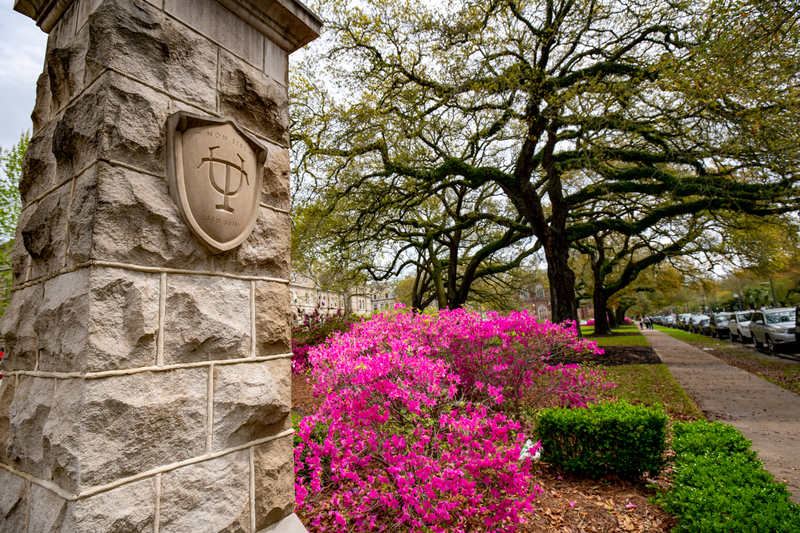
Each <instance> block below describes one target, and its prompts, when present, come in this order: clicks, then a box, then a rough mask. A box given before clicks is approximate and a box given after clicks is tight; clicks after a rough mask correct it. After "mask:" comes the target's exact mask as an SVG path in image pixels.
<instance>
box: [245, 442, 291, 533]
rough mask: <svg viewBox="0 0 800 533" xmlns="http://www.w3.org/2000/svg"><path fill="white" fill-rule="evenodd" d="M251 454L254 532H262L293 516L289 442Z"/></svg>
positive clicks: (258, 448) (273, 444)
mask: <svg viewBox="0 0 800 533" xmlns="http://www.w3.org/2000/svg"><path fill="white" fill-rule="evenodd" d="M253 451H254V454H253V461H254V463H253V466H254V473H255V482H256V483H255V485H256V494H255V496H256V497H255V504H256V531H261V530H262V529H263V528H265V527H267V526H269V525H270V524H273V523H275V522H278V521H279V520H281V519H283V518H285V517H287V516H289V515H291V514H292V513H293V512H294V505H295V504H294V502H295V499H294V463H293V462H292V439H291V437H285V438H280V439H276V440H273V441H270V442H267V443H266V444H261V445H259V446H256V447H255V449H254V450H253Z"/></svg>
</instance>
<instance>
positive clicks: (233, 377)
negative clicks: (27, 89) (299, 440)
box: [0, 0, 320, 533]
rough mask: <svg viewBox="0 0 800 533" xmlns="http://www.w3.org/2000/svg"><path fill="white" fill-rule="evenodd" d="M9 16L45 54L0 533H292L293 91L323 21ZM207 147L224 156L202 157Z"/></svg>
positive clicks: (158, 8)
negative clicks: (31, 33) (291, 68)
mask: <svg viewBox="0 0 800 533" xmlns="http://www.w3.org/2000/svg"><path fill="white" fill-rule="evenodd" d="M14 7H15V9H16V10H18V11H21V12H23V13H25V14H27V15H29V16H31V17H32V18H34V20H36V21H37V23H38V24H39V25H40V26H41V27H42V29H43V30H44V31H46V32H47V33H48V34H49V42H48V48H47V55H46V60H45V67H44V73H43V74H42V76H41V77H40V78H39V82H38V85H37V99H36V107H35V109H34V111H33V117H32V118H33V124H34V131H33V137H32V139H31V142H30V146H29V148H28V152H27V154H26V156H25V161H24V168H23V178H22V182H21V183H20V192H21V196H22V203H23V210H22V214H21V216H20V221H19V227H18V229H17V235H16V240H15V244H14V249H13V276H14V286H13V296H12V300H11V304H10V305H9V307H8V309H7V311H6V313H5V315H4V317H3V321H2V334H3V336H4V337H5V343H6V353H5V357H4V360H3V364H4V373H5V377H4V378H3V379H2V381H0V383H1V384H2V385H1V386H0V532H6V531H7V532H14V533H18V532H27V533H34V532H37V533H38V532H56V531H58V532H64V533H73V532H89V531H91V532H107V533H118V532H143V531H147V532H150V531H154V532H161V533H166V532H192V533H199V532H222V531H225V532H249V533H255V532H257V531H262V530H264V529H268V528H269V529H270V530H273V529H274V530H276V531H282V530H286V531H289V530H292V531H295V530H304V529H303V528H302V525H301V524H300V523H299V521H298V520H297V517H296V516H294V514H293V512H294V468H293V457H292V436H291V435H292V430H291V422H290V418H289V410H290V407H291V406H290V403H291V378H290V355H291V354H290V338H289V319H290V301H289V290H288V283H289V281H288V279H289V268H290V264H289V261H290V220H289V211H288V209H289V154H288V149H289V131H288V128H289V112H288V94H287V83H288V54H289V53H291V52H292V51H294V50H296V49H298V48H299V47H301V46H303V45H304V44H306V43H307V42H309V41H311V40H313V39H314V38H315V37H316V36H317V35H318V32H319V30H320V23H319V21H318V19H317V18H316V17H315V16H314V15H313V14H312V13H311V12H309V11H308V10H307V8H305V7H304V6H303V5H302V4H300V3H299V2H296V1H295V0H148V1H144V0H74V1H71V0H17V2H16V4H15V6H14ZM201 134H202V135H206V136H207V137H213V136H215V135H218V134H220V135H223V136H224V137H225V141H226V142H228V145H226V146H228V151H227V152H226V151H225V149H223V148H219V149H217V148H216V147H215V148H214V149H215V150H216V151H213V150H212V151H211V154H212V157H209V156H208V153H206V154H205V155H204V156H203V157H205V158H206V159H199V160H198V161H194V160H193V159H192V158H193V157H199V155H197V154H200V152H201V151H202V150H206V152H208V148H210V146H205V145H202V146H200V147H199V148H198V147H195V148H191V146H190V144H189V143H190V142H194V141H192V139H198V138H199V137H200V136H201ZM168 139H176V141H175V142H178V143H179V144H178V146H184V148H183V149H182V151H181V150H180V149H176V148H175V146H172V145H169V143H168ZM180 139H183V142H184V144H183V145H181V144H180ZM186 146H189V148H186ZM216 146H223V145H222V144H220V143H217V144H216ZM226 153H228V154H229V155H228V156H226V155H225V154H226ZM231 154H235V155H231ZM225 157H228V158H229V159H230V158H235V159H236V164H235V165H234V164H233V162H231V161H228V160H227V159H225ZM181 158H183V159H181ZM246 158H255V159H252V160H248V162H247V163H246V164H245V159H246ZM240 159H241V163H240V162H239V160H240ZM176 162H177V167H180V168H178V170H176V168H177V167H176ZM204 162H205V164H206V166H205V167H202V165H203V163H204ZM195 164H196V165H195ZM248 165H249V166H248ZM195 166H197V168H195ZM209 167H212V168H209ZM193 168H194V170H192V169H193ZM231 168H234V170H235V172H238V173H239V174H236V175H232V174H231V170H230V169H231ZM198 169H199V170H198ZM206 169H208V170H206ZM184 171H185V173H186V175H185V176H183V174H181V172H184ZM192 172H194V174H192ZM203 172H206V174H203ZM215 172H216V174H215ZM226 172H227V174H226ZM245 174H246V176H245ZM206 175H210V176H211V179H210V181H203V180H204V179H207V178H204V177H203V176H206ZM176 176H177V178H176ZM192 176H194V177H192ZM198 176H199V177H198ZM231 176H233V177H231ZM255 177H258V178H259V180H257V181H256V180H251V178H255ZM190 178H191V179H198V180H200V181H197V182H191V179H190ZM176 179H177V181H176ZM182 179H184V181H181V180H182ZM236 179H240V180H241V179H245V182H246V184H247V186H246V187H244V188H243V186H242V185H241V183H240V182H238V181H235V180H236ZM226 180H227V181H226ZM184 182H185V183H184ZM176 183H184V185H185V187H188V190H189V193H188V196H189V200H188V204H185V205H184V204H181V201H182V200H181V195H180V194H178V193H177V192H176V188H177V186H176ZM232 183H235V184H234V185H231V184H232ZM253 183H257V184H259V185H258V186H257V188H256V186H255V185H252V184H253ZM209 184H210V185H209ZM208 186H212V187H215V190H216V191H217V192H208V193H203V194H205V196H203V195H202V194H201V195H200V196H197V195H195V196H194V197H193V196H192V194H194V192H192V191H197V190H199V189H198V188H201V187H208ZM185 187H184V189H185ZM236 187H239V188H238V189H236ZM248 187H249V188H248ZM170 188H172V190H170ZM220 191H221V192H220ZM215 195H217V196H215ZM253 195H257V198H254V197H253ZM184 196H185V195H184ZM192 198H194V199H192ZM198 198H199V199H198ZM192 202H194V203H192ZM236 202H244V203H242V204H238V203H236ZM245 203H246V204H247V205H248V206H249V207H248V208H247V209H249V210H244V208H243V207H242V208H241V209H240V207H241V206H243V205H244V204H245ZM206 204H208V205H206ZM187 206H188V207H187ZM234 211H236V214H233V213H234ZM245 211H246V212H245ZM215 213H217V214H215ZM242 213H243V214H242ZM193 217H194V218H193ZM226 217H228V218H226ZM236 217H240V218H236ZM245 219H246V220H245ZM192 221H194V222H195V223H194V224H193V223H192ZM198 221H199V222H198ZM251 222H252V223H251ZM204 224H205V226H204ZM214 224H217V225H219V226H220V227H219V228H218V229H219V231H217V230H216V229H215V228H216V226H214ZM247 224H250V226H249V228H247V227H245V226H246V225H247ZM240 226H241V231H247V232H248V233H247V234H246V235H243V234H237V235H238V237H243V238H242V239H240V240H241V242H240V244H237V242H238V241H237V242H234V241H233V240H231V241H229V242H230V243H232V245H231V246H232V247H229V249H227V248H226V246H224V243H223V245H220V244H219V243H216V244H215V243H214V242H211V241H209V240H208V239H211V238H212V237H213V238H215V239H218V240H220V239H221V240H225V239H228V237H230V235H229V234H231V232H233V233H236V232H237V231H240V230H239V229H238V228H240ZM231 228H233V229H231ZM204 231H206V232H207V233H209V234H210V235H211V237H208V235H205V234H204V233H203V232H204ZM215 232H216V233H215ZM237 235H234V236H233V237H237ZM233 237H231V238H233ZM212 240H213V239H212ZM209 243H210V244H209ZM295 528H298V529H295Z"/></svg>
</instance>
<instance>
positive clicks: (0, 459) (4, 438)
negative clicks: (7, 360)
mask: <svg viewBox="0 0 800 533" xmlns="http://www.w3.org/2000/svg"><path fill="white" fill-rule="evenodd" d="M16 388H17V378H16V376H6V377H4V378H3V379H2V380H0V463H3V464H9V463H10V462H11V461H10V460H9V458H8V456H7V454H6V451H7V447H8V440H9V438H10V437H11V433H10V431H11V427H10V426H9V415H10V413H9V410H10V408H11V402H13V401H14V393H15V391H16ZM2 472H4V470H3V469H2V468H0V473H2ZM0 479H2V478H0ZM0 486H2V483H0ZM0 505H2V494H0ZM7 510H8V509H6V511H7ZM4 512H5V511H3V508H2V507H0V514H2V513H4Z"/></svg>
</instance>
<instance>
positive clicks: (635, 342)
mask: <svg viewBox="0 0 800 533" xmlns="http://www.w3.org/2000/svg"><path fill="white" fill-rule="evenodd" d="M581 333H583V335H584V336H585V337H586V338H588V339H589V340H593V341H596V342H597V345H598V346H600V347H608V346H650V343H649V342H647V339H646V338H645V337H644V335H642V334H641V332H640V331H639V328H637V327H636V326H635V325H634V326H620V327H618V328H614V329H612V330H611V335H600V336H594V327H593V326H584V327H582V328H581ZM614 333H623V334H624V335H614ZM631 333H639V334H638V335H631Z"/></svg>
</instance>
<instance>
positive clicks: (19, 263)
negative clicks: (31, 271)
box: [11, 204, 36, 285]
mask: <svg viewBox="0 0 800 533" xmlns="http://www.w3.org/2000/svg"><path fill="white" fill-rule="evenodd" d="M35 212H36V205H35V204H34V205H31V206H29V207H28V208H26V209H25V210H23V211H22V212H21V213H20V215H19V220H17V228H16V230H15V233H14V244H13V245H12V247H11V275H12V276H13V284H14V285H20V284H22V283H25V282H26V281H28V268H29V267H30V265H31V256H30V254H29V253H28V250H26V249H25V239H23V238H22V228H24V227H25V226H27V225H28V224H29V223H30V218H31V216H33V214H34V213H35Z"/></svg>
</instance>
